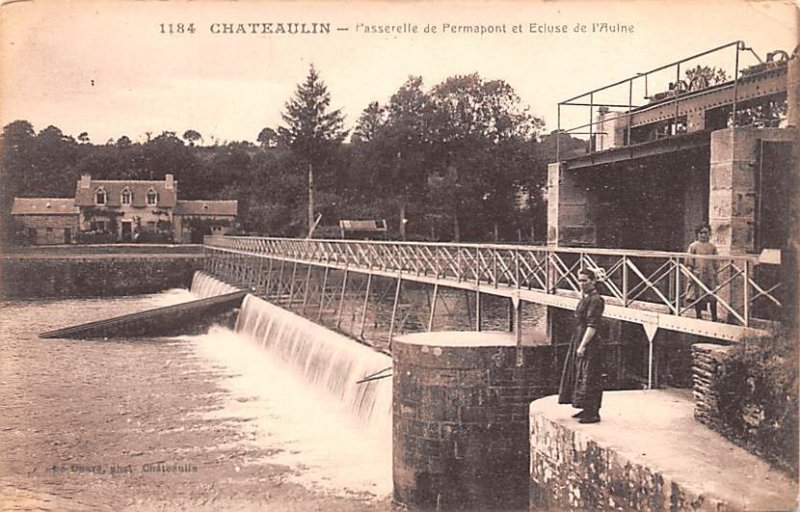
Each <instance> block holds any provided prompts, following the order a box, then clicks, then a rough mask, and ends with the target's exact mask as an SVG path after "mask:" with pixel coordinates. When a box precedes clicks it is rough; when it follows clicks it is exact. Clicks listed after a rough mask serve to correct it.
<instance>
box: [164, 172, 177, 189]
mask: <svg viewBox="0 0 800 512" xmlns="http://www.w3.org/2000/svg"><path fill="white" fill-rule="evenodd" d="M164 179H165V180H166V182H167V183H166V185H164V188H166V189H167V190H172V189H173V188H175V178H174V176H172V175H171V174H167V175H166V176H164Z"/></svg>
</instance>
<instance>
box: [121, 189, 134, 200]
mask: <svg viewBox="0 0 800 512" xmlns="http://www.w3.org/2000/svg"><path fill="white" fill-rule="evenodd" d="M132 197H133V195H132V194H131V191H130V190H128V189H127V188H126V189H125V190H123V191H122V198H121V199H122V204H131V198H132Z"/></svg>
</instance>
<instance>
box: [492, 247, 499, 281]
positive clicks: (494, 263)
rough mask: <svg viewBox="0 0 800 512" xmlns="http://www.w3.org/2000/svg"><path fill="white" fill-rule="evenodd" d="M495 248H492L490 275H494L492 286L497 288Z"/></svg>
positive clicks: (496, 255)
mask: <svg viewBox="0 0 800 512" xmlns="http://www.w3.org/2000/svg"><path fill="white" fill-rule="evenodd" d="M497 258H498V254H497V249H492V275H493V276H494V277H493V279H494V287H495V288H497V283H498V282H499V281H500V277H499V276H498V275H497Z"/></svg>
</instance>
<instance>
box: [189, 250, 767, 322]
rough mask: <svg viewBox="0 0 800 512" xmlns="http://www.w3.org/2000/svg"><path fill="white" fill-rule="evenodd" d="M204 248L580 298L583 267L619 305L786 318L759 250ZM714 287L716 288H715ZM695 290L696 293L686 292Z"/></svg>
mask: <svg viewBox="0 0 800 512" xmlns="http://www.w3.org/2000/svg"><path fill="white" fill-rule="evenodd" d="M205 246H206V247H207V248H208V249H210V250H221V251H224V252H227V253H236V254H242V255H250V256H265V257H273V258H278V259H284V260H291V261H296V262H301V263H309V264H316V265H322V266H330V267H337V268H346V269H350V270H362V271H367V272H369V271H380V272H384V273H389V274H401V275H403V277H404V278H406V279H409V278H410V279H413V278H414V277H416V278H418V279H422V278H424V279H426V280H431V279H434V280H437V281H448V280H449V281H451V282H456V283H474V285H475V286H476V287H480V288H481V291H484V292H487V293H491V289H492V288H495V289H498V290H499V289H509V288H510V289H517V290H530V291H535V292H541V293H545V294H549V295H566V296H577V294H578V293H579V290H580V289H579V286H578V280H577V274H578V271H579V270H581V269H584V268H589V269H591V270H594V271H595V272H597V273H599V275H600V277H601V283H602V286H601V293H602V294H603V295H604V296H605V297H607V302H608V303H609V304H613V305H616V306H622V307H626V308H633V309H646V310H650V311H655V312H659V313H662V314H668V315H673V316H690V315H691V314H692V313H694V306H695V305H696V304H698V303H700V301H701V300H703V299H713V300H715V301H716V303H717V304H718V311H719V312H720V313H721V314H722V315H724V317H726V321H727V323H728V324H733V325H740V326H744V327H749V326H751V325H753V322H754V321H759V320H764V321H777V320H779V319H780V315H781V309H782V307H783V306H782V300H781V296H780V294H781V292H782V286H781V282H780V278H781V276H780V267H779V266H778V265H771V264H764V263H759V260H758V258H756V257H754V256H700V255H696V254H691V255H690V254H688V253H673V252H658V251H636V250H613V249H591V248H564V247H540V246H516V245H484V244H448V243H424V242H387V241H360V240H309V239H292V238H260V237H206V239H205ZM690 260H691V261H694V262H697V261H702V260H713V261H714V262H715V263H714V267H715V268H716V269H717V279H716V281H717V283H716V285H709V284H707V283H704V282H703V281H702V280H701V279H700V278H699V277H698V276H697V275H696V274H695V273H694V272H693V270H692V268H690V266H689V265H688V262H689V261H690ZM711 286H713V288H712V287H711ZM690 288H693V289H694V292H695V293H693V294H691V299H690V298H689V297H690V294H688V293H687V292H688V291H689V289H690Z"/></svg>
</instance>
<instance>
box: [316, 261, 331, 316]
mask: <svg viewBox="0 0 800 512" xmlns="http://www.w3.org/2000/svg"><path fill="white" fill-rule="evenodd" d="M329 272H330V267H325V274H324V275H323V276H322V290H321V293H320V296H319V311H318V312H317V321H319V320H321V319H322V308H323V307H324V305H325V290H327V289H328V273H329Z"/></svg>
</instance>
